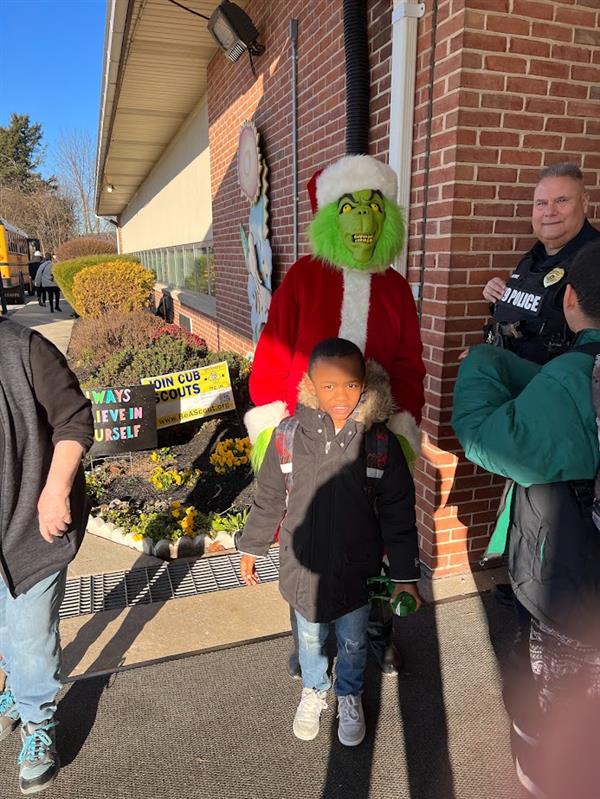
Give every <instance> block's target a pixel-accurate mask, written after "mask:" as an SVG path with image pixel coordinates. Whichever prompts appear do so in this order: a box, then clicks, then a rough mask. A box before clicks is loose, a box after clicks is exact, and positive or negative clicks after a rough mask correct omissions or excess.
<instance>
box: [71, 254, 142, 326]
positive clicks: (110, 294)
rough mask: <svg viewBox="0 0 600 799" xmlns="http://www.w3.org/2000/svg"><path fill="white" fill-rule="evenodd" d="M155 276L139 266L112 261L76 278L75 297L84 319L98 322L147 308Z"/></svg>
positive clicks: (87, 269)
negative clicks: (99, 318) (88, 317)
mask: <svg viewBox="0 0 600 799" xmlns="http://www.w3.org/2000/svg"><path fill="white" fill-rule="evenodd" d="M153 286H154V274H153V273H152V272H151V271H150V270H149V269H145V268H144V267H143V266H142V265H141V264H139V263H137V264H136V263H131V262H126V261H118V260H116V261H110V262H109V263H103V264H98V265H97V266H89V267H87V268H86V269H84V270H82V271H81V272H79V273H78V274H77V275H75V279H74V280H73V296H74V297H75V306H76V308H77V312H78V313H79V314H80V315H81V316H92V317H94V318H97V317H99V316H101V315H102V314H105V313H123V312H127V311H135V310H137V309H141V308H148V307H149V306H150V304H151V292H152V287H153Z"/></svg>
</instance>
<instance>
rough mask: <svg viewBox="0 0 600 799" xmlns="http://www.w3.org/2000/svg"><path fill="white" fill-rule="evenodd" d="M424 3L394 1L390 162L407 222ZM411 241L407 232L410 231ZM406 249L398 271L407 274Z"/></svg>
mask: <svg viewBox="0 0 600 799" xmlns="http://www.w3.org/2000/svg"><path fill="white" fill-rule="evenodd" d="M424 13H425V3H407V2H400V1H399V0H394V8H393V10H392V87H391V98H390V146H389V163H390V166H391V167H392V169H394V170H395V171H396V173H397V175H398V205H400V207H401V208H403V209H405V210H406V221H407V223H408V215H409V207H410V183H411V173H412V169H411V165H412V149H413V117H414V110H415V77H416V72H417V27H418V20H419V18H420V17H422V16H423V14H424ZM406 238H407V242H408V229H407V235H406ZM406 256H407V249H406V246H405V247H404V249H403V250H402V252H401V253H400V255H399V256H398V259H397V262H396V268H397V269H398V271H399V272H400V273H401V274H403V275H406V272H407V269H406Z"/></svg>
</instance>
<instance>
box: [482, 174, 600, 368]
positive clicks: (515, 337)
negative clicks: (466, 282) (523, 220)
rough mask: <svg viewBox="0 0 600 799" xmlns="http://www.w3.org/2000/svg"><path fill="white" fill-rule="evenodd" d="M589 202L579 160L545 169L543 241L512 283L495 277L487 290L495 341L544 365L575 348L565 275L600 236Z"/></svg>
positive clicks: (538, 230) (539, 224)
mask: <svg viewBox="0 0 600 799" xmlns="http://www.w3.org/2000/svg"><path fill="white" fill-rule="evenodd" d="M588 202H589V196H588V194H587V192H586V191H585V187H584V185H583V175H582V174H581V170H580V169H579V167H578V166H577V165H576V164H570V163H563V164H554V165H552V166H549V167H546V169H544V170H542V172H541V173H540V179H539V182H538V184H537V186H536V187H535V191H534V194H533V211H532V215H531V224H532V226H533V232H534V233H535V235H536V236H537V238H538V241H537V242H536V243H535V244H534V246H533V248H532V249H531V250H530V251H529V252H528V253H527V254H526V255H525V256H524V257H523V258H522V259H521V260H520V261H519V264H518V265H517V267H516V269H515V271H514V272H513V273H512V275H511V276H510V277H509V279H508V281H507V282H505V281H504V280H503V279H502V278H500V277H494V278H492V279H491V280H490V281H489V282H488V283H487V285H486V286H485V288H484V290H483V296H484V298H485V299H486V300H488V302H490V303H492V304H493V305H492V308H491V311H492V315H493V319H492V320H490V323H489V324H488V325H487V326H486V329H485V336H486V340H487V341H488V342H489V343H491V344H496V345H498V346H503V347H506V348H507V349H510V350H512V351H513V352H515V353H516V354H517V355H520V356H521V357H523V358H526V359H527V360H529V361H534V362H535V363H539V364H544V363H546V362H547V361H549V360H550V359H551V358H553V357H554V356H555V355H560V354H561V353H562V352H565V351H566V350H567V349H568V348H569V347H570V346H571V343H572V341H573V334H572V333H571V332H570V331H569V328H568V326H567V323H566V321H565V317H564V314H563V310H562V299H563V293H564V288H565V285H566V280H565V278H566V275H567V273H568V270H569V265H570V264H571V262H572V260H573V258H574V257H575V254H576V253H577V252H578V251H579V250H580V249H581V248H582V247H583V246H584V245H585V244H587V243H588V242H590V241H594V240H596V239H598V238H600V231H598V230H596V229H595V228H594V227H592V225H590V223H589V222H588V220H587V219H586V212H587V207H588ZM599 278H600V272H599Z"/></svg>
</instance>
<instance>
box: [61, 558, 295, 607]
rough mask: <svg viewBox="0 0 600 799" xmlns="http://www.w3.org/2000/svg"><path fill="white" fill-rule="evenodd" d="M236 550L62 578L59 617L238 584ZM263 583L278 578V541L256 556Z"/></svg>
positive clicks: (239, 583)
mask: <svg viewBox="0 0 600 799" xmlns="http://www.w3.org/2000/svg"><path fill="white" fill-rule="evenodd" d="M239 564H240V554H239V552H236V553H234V554H233V555H218V556H216V557H212V558H203V559H201V560H195V561H183V562H178V561H173V562H172V563H167V562H166V561H165V563H162V564H161V565H160V566H154V567H152V568H149V569H146V568H144V569H131V571H127V572H123V571H120V572H111V573H110V574H94V575H92V576H90V577H78V578H75V579H74V580H67V587H66V591H65V598H64V600H63V603H62V605H61V608H60V617H61V619H69V618H72V617H74V616H83V615H85V614H86V613H98V612H99V611H102V610H115V609H121V608H130V607H133V606H134V605H147V604H150V603H151V602H164V601H165V600H167V599H179V598H181V597H184V596H195V595H197V594H206V593H210V592H211V591H226V590H228V589H230V588H241V587H242V586H243V585H244V583H243V582H242V581H241V579H240V576H239V575H240V569H239ZM256 571H257V572H258V576H259V577H260V581H261V582H262V583H269V582H272V581H273V580H277V579H278V578H279V547H273V548H272V549H270V550H269V552H268V554H267V556H266V557H264V558H258V560H257V561H256Z"/></svg>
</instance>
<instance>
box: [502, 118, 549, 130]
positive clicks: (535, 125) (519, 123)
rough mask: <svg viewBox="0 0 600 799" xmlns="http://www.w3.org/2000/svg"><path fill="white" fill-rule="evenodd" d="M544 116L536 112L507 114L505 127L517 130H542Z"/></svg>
mask: <svg viewBox="0 0 600 799" xmlns="http://www.w3.org/2000/svg"><path fill="white" fill-rule="evenodd" d="M543 127H544V118H543V117H541V116H535V115H534V114H505V115H504V128H515V129H516V130H542V128H543Z"/></svg>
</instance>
